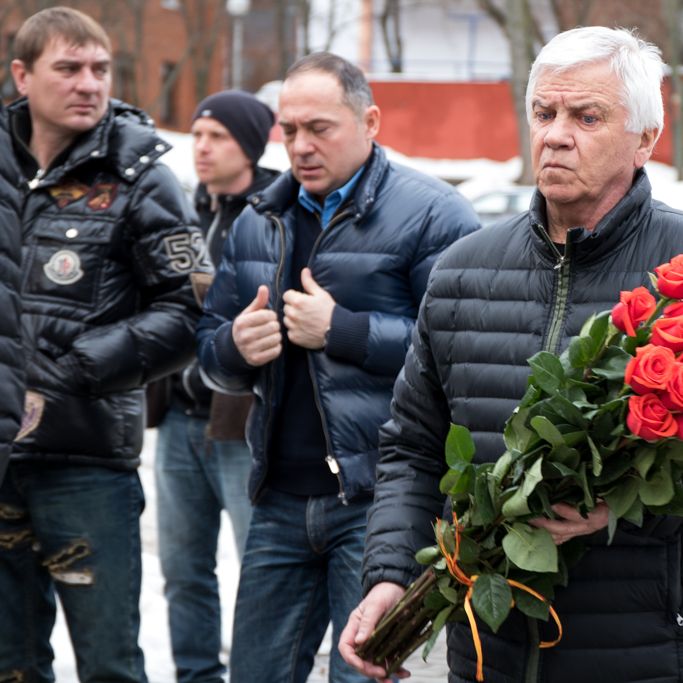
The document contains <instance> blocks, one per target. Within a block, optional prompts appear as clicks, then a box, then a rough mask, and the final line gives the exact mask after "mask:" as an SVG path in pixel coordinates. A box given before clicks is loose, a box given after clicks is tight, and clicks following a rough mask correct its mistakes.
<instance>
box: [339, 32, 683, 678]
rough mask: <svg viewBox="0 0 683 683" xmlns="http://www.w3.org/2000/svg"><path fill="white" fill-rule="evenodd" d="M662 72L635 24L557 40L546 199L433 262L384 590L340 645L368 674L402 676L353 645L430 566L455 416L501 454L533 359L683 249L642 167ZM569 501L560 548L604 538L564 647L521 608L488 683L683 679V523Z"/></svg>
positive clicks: (581, 579) (390, 433)
mask: <svg viewBox="0 0 683 683" xmlns="http://www.w3.org/2000/svg"><path fill="white" fill-rule="evenodd" d="M662 66H663V65H662V62H661V59H660V57H659V54H658V50H657V49H656V48H655V47H654V46H652V45H648V44H647V43H644V42H643V41H641V40H639V39H638V38H637V37H635V36H634V35H633V34H631V33H630V32H629V31H626V30H613V29H608V28H603V27H586V28H581V29H574V30H572V31H567V32H565V33H561V34H559V35H558V36H556V37H555V38H553V39H552V40H551V41H550V42H549V43H548V44H547V45H546V46H545V47H544V48H543V49H542V50H541V52H540V53H539V56H538V57H537V59H536V61H535V63H534V66H533V67H532V70H531V75H530V78H529V84H528V88H527V113H528V116H529V122H530V128H531V149H532V158H533V163H534V169H535V174H536V183H537V187H538V189H537V191H536V193H535V195H534V197H533V199H532V203H531V208H530V210H529V211H528V212H526V213H524V214H522V215H520V216H519V217H516V218H513V219H510V220H508V221H503V222H501V223H499V224H496V225H493V226H489V227H487V228H485V229H484V230H482V231H480V232H479V233H477V234H475V235H472V236H471V237H468V238H466V239H464V240H461V241H460V242H458V243H457V244H455V245H454V246H453V247H452V248H451V249H449V250H448V251H447V252H446V253H445V254H444V256H443V258H442V259H441V260H440V261H439V264H438V265H437V266H436V267H435V269H434V271H433V272H432V276H431V279H430V285H429V287H428V290H427V293H426V295H425V300H424V303H423V306H422V308H421V311H420V315H419V317H418V322H417V325H416V329H415V334H414V335H413V345H412V347H411V350H410V351H409V352H408V355H407V357H406V363H405V366H404V369H403V371H402V373H401V375H400V377H399V379H398V380H397V382H396V387H395V391H394V402H393V404H392V418H393V419H392V420H391V421H390V422H388V423H387V424H386V425H385V426H384V427H383V428H382V436H381V446H380V449H381V457H380V462H379V464H378V483H377V488H376V490H375V501H374V504H373V507H372V508H371V510H370V513H369V519H368V535H367V541H366V548H365V557H364V576H363V580H364V589H365V591H366V592H367V595H366V597H365V599H364V600H363V601H362V602H361V603H360V605H359V606H358V608H357V609H356V610H354V611H353V613H352V615H351V618H350V619H349V623H348V625H347V627H346V629H345V631H344V634H343V635H342V638H341V644H340V649H341V650H342V652H343V656H344V657H345V659H346V660H347V661H348V662H350V663H352V664H353V665H354V666H356V667H357V668H358V669H359V670H361V671H363V672H364V673H366V674H367V675H369V676H373V677H377V678H378V679H380V678H381V679H382V680H384V676H385V675H386V672H385V671H384V669H383V668H382V667H381V666H375V665H372V664H370V663H369V662H363V661H361V660H360V658H359V657H358V656H357V655H356V654H355V652H354V648H355V646H356V645H357V644H359V643H361V642H364V640H365V639H366V638H367V637H368V636H369V635H370V633H371V631H372V628H373V627H374V625H375V624H376V623H377V621H378V619H379V618H380V617H381V615H382V614H383V613H384V612H385V611H386V610H387V609H389V608H391V606H392V605H393V604H395V602H396V601H397V600H398V599H399V598H400V596H401V595H402V594H403V591H404V586H406V585H408V583H409V582H410V581H411V580H412V579H414V578H416V576H417V575H418V574H419V573H420V567H419V566H418V565H417V563H416V561H415V558H414V553H415V552H416V551H417V550H418V549H419V548H421V547H424V546H427V545H433V544H434V536H433V532H432V528H431V525H432V523H433V521H434V519H435V517H437V516H443V504H444V498H443V496H442V495H441V494H440V493H439V480H440V477H441V475H442V474H443V473H444V470H445V463H444V456H443V451H444V440H445V437H446V434H447V432H448V428H449V423H450V422H453V423H456V424H462V425H464V426H466V427H467V428H468V429H469V430H470V431H471V432H472V435H473V438H474V440H475V444H476V457H477V459H478V461H480V462H493V461H495V460H497V459H498V457H500V455H501V454H502V453H503V451H504V449H505V447H504V444H503V439H502V432H503V427H504V424H505V421H506V419H507V418H508V417H509V416H510V414H511V413H512V411H513V409H514V408H515V406H516V405H517V404H518V403H519V401H520V399H521V398H522V396H523V394H524V392H525V390H526V388H527V387H526V383H527V378H528V374H529V367H528V365H527V363H526V360H527V358H529V357H530V356H532V355H533V354H534V353H536V352H538V351H540V350H547V351H551V352H553V353H557V352H559V351H562V350H563V349H564V348H566V346H567V345H568V343H569V340H570V339H571V338H572V337H573V336H576V335H577V334H578V333H579V332H580V330H581V326H582V325H583V323H584V322H585V320H586V319H587V318H588V317H589V316H590V315H592V314H594V313H597V312H600V311H603V310H609V309H611V308H612V306H613V305H614V304H615V303H617V302H618V300H619V292H620V291H621V290H632V289H634V288H635V287H637V286H647V285H648V284H649V283H650V279H649V276H648V272H650V271H652V270H653V269H654V268H655V267H656V266H658V265H660V264H662V263H666V262H668V261H669V260H670V259H671V258H672V257H673V256H675V255H677V254H679V253H681V252H683V214H681V213H680V212H678V211H675V210H673V209H671V208H670V207H668V206H666V205H664V204H661V203H660V202H657V201H655V200H653V198H652V194H651V188H650V183H649V181H648V178H647V174H646V173H645V171H644V169H643V167H644V165H645V163H646V162H647V160H648V159H649V158H650V155H651V153H652V150H653V147H654V145H655V142H656V140H657V137H658V135H659V133H660V132H661V129H662V125H663V106H662V95H661V91H660V84H661V79H662V76H663V69H662ZM554 512H555V514H556V519H552V520H551V519H545V518H542V519H541V518H539V519H537V520H535V523H536V524H537V525H538V526H543V527H545V528H547V529H548V531H549V532H550V534H551V535H552V537H553V540H554V541H555V543H557V544H560V543H563V542H565V541H567V540H569V539H571V538H573V537H576V536H583V537H585V540H586V543H587V545H588V546H589V552H588V553H586V555H585V556H584V557H583V558H582V559H581V561H580V562H579V563H578V564H577V565H576V567H574V568H572V569H571V570H570V572H569V581H568V585H567V586H566V587H565V588H560V589H558V590H557V592H556V594H555V600H554V606H555V608H556V609H557V612H558V614H560V616H561V620H562V625H563V627H564V628H563V636H562V640H561V641H560V642H559V644H558V645H556V646H555V647H552V648H548V649H539V642H541V641H551V640H553V638H554V635H553V634H554V632H553V628H554V624H552V623H549V624H544V623H541V624H540V625H538V626H536V622H535V621H534V620H531V621H529V622H528V623H527V621H526V620H525V618H524V617H523V616H521V613H520V612H518V611H513V612H512V613H511V615H510V617H509V619H508V620H506V622H505V623H504V624H503V625H502V626H501V627H500V628H499V629H498V630H497V632H496V633H493V632H492V631H491V630H489V629H487V628H484V627H482V628H481V631H480V635H481V645H482V649H483V663H484V670H483V676H484V680H486V683H523V682H524V683H527V682H533V683H537V682H543V683H576V682H577V681H581V682H582V683H605V682H606V681H610V682H615V683H616V682H617V681H629V682H630V683H636V682H638V683H646V682H651V681H671V682H673V681H681V680H682V672H681V665H680V648H681V642H682V639H683V617H681V548H682V538H683V536H682V534H681V529H682V526H681V525H682V523H683V521H682V520H681V518H679V517H663V516H657V517H654V518H652V519H646V520H645V523H644V524H643V527H642V528H638V527H636V526H634V525H632V524H621V523H620V524H619V525H618V528H617V531H616V533H615V536H614V539H613V541H612V543H611V544H608V542H607V533H606V529H605V527H606V526H607V523H608V510H607V506H606V504H605V503H604V502H601V503H599V504H598V505H597V506H596V507H595V509H594V510H593V511H591V512H590V513H588V514H587V516H586V517H585V518H584V517H582V516H581V514H580V513H579V512H578V511H577V510H575V509H574V508H573V507H572V506H569V505H567V504H558V505H556V506H554ZM448 663H449V669H450V673H449V678H448V680H449V683H465V682H467V683H470V682H471V681H474V680H475V672H476V664H477V654H476V653H475V650H474V645H473V641H472V634H471V632H469V627H468V625H466V624H462V623H460V624H458V623H454V624H451V625H449V627H448ZM405 676H407V672H405V671H403V672H401V677H405Z"/></svg>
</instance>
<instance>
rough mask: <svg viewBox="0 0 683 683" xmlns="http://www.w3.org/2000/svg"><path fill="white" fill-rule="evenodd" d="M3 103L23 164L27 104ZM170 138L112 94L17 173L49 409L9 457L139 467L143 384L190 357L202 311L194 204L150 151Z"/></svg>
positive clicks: (29, 304) (30, 349) (34, 353)
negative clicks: (42, 162)
mask: <svg viewBox="0 0 683 683" xmlns="http://www.w3.org/2000/svg"><path fill="white" fill-rule="evenodd" d="M9 112H10V116H11V118H10V121H11V124H12V131H13V142H14V145H15V149H16V150H17V152H18V154H19V155H20V156H21V158H22V159H23V161H24V164H23V165H24V171H25V172H30V168H31V166H30V159H29V160H28V161H27V155H26V151H25V144H26V143H25V140H26V133H25V132H24V131H26V130H27V127H28V126H29V123H28V116H29V113H28V105H27V102H26V101H25V100H19V101H18V102H17V103H15V104H13V105H11V106H10V108H9ZM22 146H23V147H22ZM169 147H170V146H169V145H168V144H167V143H166V142H164V141H163V140H161V138H159V137H158V136H157V135H156V133H155V132H154V129H153V127H152V125H151V121H150V120H149V119H148V118H147V117H146V116H145V115H144V114H143V113H142V112H140V111H139V110H136V109H133V108H132V107H130V106H128V105H125V104H123V103H120V102H116V101H112V102H111V104H110V107H109V110H108V112H107V114H105V116H104V118H103V119H102V121H101V122H100V123H99V124H98V125H97V126H96V127H95V128H93V129H92V130H90V131H88V132H87V133H85V134H83V135H82V136H80V137H79V138H77V140H76V141H75V142H74V144H73V145H72V146H71V147H70V149H69V150H68V151H67V152H66V153H65V154H63V155H61V156H60V157H59V158H58V159H57V160H56V161H55V162H54V163H53V164H52V166H51V167H50V168H49V169H48V170H47V172H46V173H45V174H44V175H42V177H39V176H36V177H35V178H32V179H30V180H28V181H24V187H25V188H26V196H25V199H24V209H23V231H24V233H23V281H22V297H23V305H24V315H23V327H24V330H23V332H24V343H25V346H26V351H27V354H28V381H27V384H28V388H30V389H31V390H33V391H35V392H38V393H39V394H41V395H42V396H43V397H44V399H45V406H44V410H43V413H42V418H41V420H40V424H39V425H38V427H37V428H36V429H35V430H34V431H33V432H31V433H30V434H28V435H27V436H26V437H25V438H23V439H21V440H20V441H18V442H17V443H16V444H15V448H14V453H13V457H14V458H16V459H45V460H48V461H50V462H69V463H72V464H74V463H82V464H97V465H104V466H108V467H115V468H133V467H136V466H137V465H138V464H139V453H140V449H141V445H142V433H143V418H142V415H143V391H142V386H143V385H144V384H145V383H146V382H148V381H150V380H153V379H156V378H158V377H160V376H161V375H164V374H166V373H169V372H172V371H174V370H177V369H178V368H180V367H182V366H183V365H184V364H186V363H187V362H188V360H189V359H190V358H191V356H192V352H193V336H194V325H195V322H196V320H197V318H198V315H199V310H198V307H197V305H196V303H195V301H194V297H193V294H192V288H191V285H190V281H189V277H188V274H189V273H190V272H191V271H193V270H196V269H200V268H205V267H206V260H205V255H204V243H203V240H202V236H201V233H200V231H199V230H198V228H196V227H195V226H196V221H197V218H196V215H195V213H194V212H193V210H192V208H191V207H190V206H189V203H188V202H187V199H186V198H185V196H184V194H183V192H182V190H181V188H180V186H179V184H178V182H177V181H176V179H175V177H174V176H173V174H172V172H171V171H170V169H169V168H168V167H166V166H164V165H163V164H161V163H160V162H158V161H157V159H158V158H159V157H160V156H161V155H162V154H163V153H164V152H166V151H167V150H168V149H169Z"/></svg>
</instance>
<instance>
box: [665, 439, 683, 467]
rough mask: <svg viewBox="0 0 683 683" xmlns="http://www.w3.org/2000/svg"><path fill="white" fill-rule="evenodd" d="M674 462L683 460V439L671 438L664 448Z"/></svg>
mask: <svg viewBox="0 0 683 683" xmlns="http://www.w3.org/2000/svg"><path fill="white" fill-rule="evenodd" d="M663 451H664V452H665V453H666V454H667V455H668V456H669V459H670V460H671V461H672V462H683V440H681V439H669V441H667V442H666V445H665V446H664V448H663Z"/></svg>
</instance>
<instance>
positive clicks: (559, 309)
mask: <svg viewBox="0 0 683 683" xmlns="http://www.w3.org/2000/svg"><path fill="white" fill-rule="evenodd" d="M534 227H535V228H536V230H538V232H539V233H540V234H541V236H542V237H543V241H544V242H545V243H546V244H547V245H548V248H549V249H550V251H551V252H552V253H553V255H554V257H555V265H554V266H553V270H554V271H556V272H557V290H556V294H555V300H554V302H553V310H552V315H551V319H550V328H549V331H548V338H547V340H546V343H545V350H546V351H551V352H553V353H557V352H558V351H559V345H560V332H561V330H562V323H563V321H564V315H565V312H566V310H567V298H568V294H569V267H570V261H569V245H570V241H569V239H567V242H566V243H565V247H564V254H563V253H561V252H560V250H559V249H558V248H557V246H556V245H555V243H554V242H553V241H552V240H551V239H550V235H548V233H547V232H546V229H545V227H543V225H541V224H540V223H537V224H536V225H535V226H534ZM526 621H527V629H528V635H529V650H528V659H527V663H526V670H525V675H524V681H525V683H536V682H537V681H538V676H539V667H540V660H541V653H540V650H539V648H538V642H539V637H538V624H537V623H536V621H535V620H534V619H530V618H527V620H526Z"/></svg>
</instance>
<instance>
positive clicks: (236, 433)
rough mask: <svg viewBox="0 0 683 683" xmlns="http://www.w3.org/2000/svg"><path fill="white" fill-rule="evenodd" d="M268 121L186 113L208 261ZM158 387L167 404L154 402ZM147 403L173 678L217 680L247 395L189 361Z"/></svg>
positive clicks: (241, 520) (265, 175) (237, 524)
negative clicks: (221, 540) (211, 382)
mask: <svg viewBox="0 0 683 683" xmlns="http://www.w3.org/2000/svg"><path fill="white" fill-rule="evenodd" d="M273 122H274V116H273V113H272V111H271V110H270V109H269V108H268V107H267V106H266V105H265V104H263V103H262V102H261V101H260V100H258V99H257V98H256V97H254V96H253V95H251V94H249V93H246V92H241V91H236V90H226V91H223V92H219V93H216V94H214V95H210V96H209V97H207V98H206V99H204V100H202V101H201V102H200V103H199V105H198V106H197V109H196V111H195V113H194V115H193V117H192V128H191V132H192V138H193V151H194V163H195V169H196V172H197V176H198V178H199V181H200V183H199V186H198V187H197V191H196V194H195V205H196V208H197V211H198V213H199V216H200V225H201V228H202V231H203V232H204V236H205V241H206V245H207V248H208V250H209V254H210V256H211V260H212V261H213V262H214V264H216V265H217V264H218V262H219V260H220V257H221V251H222V247H223V242H224V240H225V237H226V236H227V234H228V232H229V230H230V227H231V225H232V223H233V221H234V220H235V218H237V216H238V215H239V214H240V212H241V211H242V209H243V208H244V206H245V204H246V201H247V197H248V196H249V195H250V194H252V193H253V192H256V191H258V190H262V189H264V188H265V187H266V186H267V185H268V184H269V183H270V182H271V181H272V180H273V179H274V178H275V177H276V176H277V173H276V172H275V171H271V170H268V169H265V168H262V167H260V166H258V165H257V163H258V160H259V159H260V158H261V156H262V155H263V152H264V149H265V146H266V142H267V141H268V135H269V133H270V129H271V127H272V125H273ZM160 388H165V389H166V392H163V391H159V389H160ZM164 393H165V395H166V397H168V399H169V401H168V402H169V403H170V405H168V406H160V405H159V403H160V398H161V395H163V394H164ZM148 400H149V401H150V404H151V405H150V406H149V409H150V410H149V413H148V414H149V415H151V414H152V413H156V414H157V417H156V419H157V420H158V419H159V417H158V416H159V415H162V419H161V422H160V424H159V431H158V441H157V450H156V460H155V475H156V488H157V497H158V498H157V510H158V527H159V556H160V559H161V569H162V572H163V574H164V579H165V581H166V585H165V594H166V598H167V600H168V612H169V625H170V631H171V645H172V649H173V658H174V661H175V665H176V669H177V678H178V682H179V683H193V682H195V681H202V683H207V682H211V683H213V682H214V681H215V682H216V683H218V682H219V681H222V680H223V678H222V677H223V674H224V673H225V666H224V665H223V664H222V663H221V661H220V658H219V653H220V650H221V609H220V596H219V591H218V581H217V578H216V574H215V569H216V549H217V541H218V534H219V530H220V522H221V511H222V510H227V512H228V514H229V516H230V520H231V522H232V529H233V536H234V539H235V546H236V551H237V554H238V557H239V558H240V560H241V558H242V552H243V550H244V543H245V540H246V533H247V529H248V526H249V520H250V517H251V504H250V502H249V498H248V496H247V479H248V475H249V469H250V465H251V457H250V454H249V449H248V447H247V444H246V443H245V440H244V426H245V421H246V417H247V413H248V411H249V408H250V406H251V400H252V399H251V396H250V395H243V396H229V395H227V394H222V393H215V392H212V391H211V390H210V389H208V388H207V387H206V386H205V385H204V384H203V382H202V380H201V377H200V376H199V372H198V369H197V364H196V362H193V363H192V364H191V365H190V366H188V367H187V368H186V369H185V370H184V372H183V373H182V374H177V375H174V376H172V377H171V378H170V382H169V383H167V384H166V386H165V387H164V386H163V385H160V384H157V385H156V386H155V387H153V388H152V390H151V391H148ZM160 408H161V409H160ZM164 410H165V412H164Z"/></svg>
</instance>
